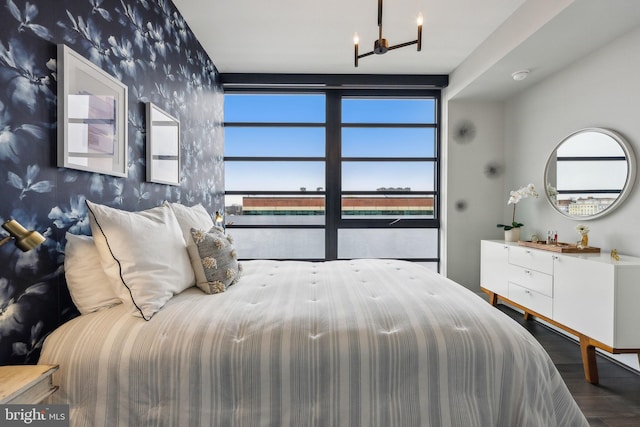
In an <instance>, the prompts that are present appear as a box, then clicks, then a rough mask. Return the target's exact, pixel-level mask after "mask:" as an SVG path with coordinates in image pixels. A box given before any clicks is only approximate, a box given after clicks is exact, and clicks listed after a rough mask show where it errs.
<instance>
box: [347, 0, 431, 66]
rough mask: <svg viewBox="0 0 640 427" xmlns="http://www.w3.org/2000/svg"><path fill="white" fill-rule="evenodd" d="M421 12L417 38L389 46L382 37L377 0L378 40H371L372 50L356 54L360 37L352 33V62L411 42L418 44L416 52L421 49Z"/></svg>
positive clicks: (379, 7)
mask: <svg viewBox="0 0 640 427" xmlns="http://www.w3.org/2000/svg"><path fill="white" fill-rule="evenodd" d="M422 21H423V18H422V14H421V13H419V14H418V19H417V22H418V38H417V39H416V40H413V41H410V42H406V43H400V44H397V45H395V46H389V41H388V40H387V39H385V38H383V37H382V0H378V40H376V41H375V42H373V50H372V51H371V52H367V53H363V54H361V55H358V43H359V42H360V38H359V37H358V33H355V34H354V35H353V43H354V63H355V66H356V67H357V66H358V59H360V58H364V57H366V56H369V55H373V54H374V53H375V54H376V55H382V54H383V53H387V51H389V50H393V49H398V48H401V47H406V46H411V45H412V44H417V45H418V52H420V50H421V49H422Z"/></svg>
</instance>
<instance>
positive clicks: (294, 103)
mask: <svg viewBox="0 0 640 427" xmlns="http://www.w3.org/2000/svg"><path fill="white" fill-rule="evenodd" d="M342 120H343V123H348V124H370V123H387V124H407V123H412V124H415V123H420V124H428V123H434V121H435V101H433V100H425V99H381V98H376V99H371V98H369V99H362V98H348V99H343V103H342ZM225 122H227V123H233V122H244V123H252V122H262V123H283V122H284V123H305V126H304V127H295V126H290V127H277V128H273V127H271V128H270V127H233V126H227V127H226V128H225V156H248V157H249V156H250V157H280V156H281V157H324V156H325V129H324V122H325V98H324V96H323V95H308V96H299V95H256V94H232V95H229V94H227V95H225ZM314 123H317V124H318V126H317V127H315V126H313V124H314ZM309 124H311V125H309ZM342 156H343V157H367V158H371V161H367V162H345V163H343V189H344V190H346V191H347V190H353V191H375V190H376V189H377V188H379V187H410V188H411V189H412V190H432V189H433V174H434V172H433V165H432V164H425V163H418V162H411V163H384V162H375V159H376V158H381V157H416V156H417V157H434V156H435V130H434V129H433V128H420V127H418V128H416V127H400V128H398V127H395V128H367V127H360V128H359V127H357V126H356V127H345V128H343V132H342ZM324 180H325V178H324V162H306V161H305V162H275V163H272V162H268V163H267V162H227V163H226V165H225V181H226V182H225V186H226V189H227V190H229V191H235V190H238V191H242V190H265V191H296V190H299V189H300V187H306V188H307V190H315V189H316V188H318V187H324V185H325V183H324Z"/></svg>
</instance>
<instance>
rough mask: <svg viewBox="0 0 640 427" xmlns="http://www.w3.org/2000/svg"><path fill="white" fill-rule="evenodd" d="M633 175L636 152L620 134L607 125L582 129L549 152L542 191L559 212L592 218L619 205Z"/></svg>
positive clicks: (633, 177) (580, 218)
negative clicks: (604, 127) (603, 127)
mask: <svg viewBox="0 0 640 427" xmlns="http://www.w3.org/2000/svg"><path fill="white" fill-rule="evenodd" d="M635 177H636V160H635V156H634V154H633V150H632V149H631V146H630V145H629V143H628V142H627V141H626V140H625V139H624V138H623V137H622V136H620V135H619V134H617V133H616V132H613V131H611V130H608V129H600V128H587V129H581V130H579V131H577V132H574V133H572V134H571V135H569V136H567V137H566V138H565V139H563V140H562V142H560V144H558V146H557V147H556V149H555V150H554V151H553V153H551V156H550V157H549V160H548V161H547V166H546V167H545V171H544V179H545V187H546V188H545V190H546V191H545V193H546V195H547V199H548V200H549V202H550V203H551V205H552V206H553V207H554V208H555V209H556V210H557V211H558V212H560V213H561V214H563V215H566V216H568V217H569V218H573V219H579V220H586V219H593V218H598V217H600V216H603V215H606V214H608V213H610V212H611V211H613V210H614V209H615V208H616V207H617V206H619V205H620V204H621V203H622V201H623V200H624V199H625V198H626V197H627V196H628V195H629V192H630V191H631V187H633V183H634V181H635Z"/></svg>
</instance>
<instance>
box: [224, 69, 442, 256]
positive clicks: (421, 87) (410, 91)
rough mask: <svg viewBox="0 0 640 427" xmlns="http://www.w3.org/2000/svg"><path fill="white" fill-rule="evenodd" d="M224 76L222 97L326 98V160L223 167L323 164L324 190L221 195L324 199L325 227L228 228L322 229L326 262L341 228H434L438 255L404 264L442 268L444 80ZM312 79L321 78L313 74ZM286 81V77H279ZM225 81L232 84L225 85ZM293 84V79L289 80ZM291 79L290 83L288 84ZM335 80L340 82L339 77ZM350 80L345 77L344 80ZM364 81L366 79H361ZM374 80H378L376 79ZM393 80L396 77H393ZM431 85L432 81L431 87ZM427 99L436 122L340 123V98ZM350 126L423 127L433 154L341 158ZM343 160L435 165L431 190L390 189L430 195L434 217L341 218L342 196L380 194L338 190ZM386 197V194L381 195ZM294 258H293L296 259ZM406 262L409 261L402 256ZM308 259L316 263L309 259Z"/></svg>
mask: <svg viewBox="0 0 640 427" xmlns="http://www.w3.org/2000/svg"><path fill="white" fill-rule="evenodd" d="M226 76H228V75H224V74H223V75H222V81H223V89H224V92H225V95H226V94H241V93H251V94H323V95H324V96H325V108H326V114H325V122H324V127H325V138H326V142H325V157H275V156H273V157H264V156H261V157H253V156H242V157H239V156H236V157H234V156H226V155H225V156H224V161H225V163H226V162H228V161H265V162H269V161H271V162H274V161H278V162H280V161H315V162H317V161H322V162H325V186H324V190H323V191H313V190H312V191H305V192H302V191H225V196H226V195H227V194H229V195H273V196H280V195H281V196H288V195H296V196H299V195H308V196H324V197H325V223H324V225H311V224H310V225H298V224H285V225H258V224H256V225H249V224H247V225H231V226H230V227H231V228H233V227H241V228H312V229H317V228H324V229H325V242H324V244H325V258H324V259H325V260H334V259H339V258H338V233H339V230H340V229H358V228H362V229H368V228H378V229H383V228H389V229H392V228H431V229H433V228H435V229H437V230H438V231H437V235H438V237H437V242H436V243H437V248H438V249H437V256H436V257H434V258H410V259H408V260H411V261H418V262H428V263H435V264H436V265H437V266H438V269H439V268H440V265H441V244H440V243H441V239H442V229H441V199H442V197H441V190H440V186H441V173H442V168H441V163H440V159H441V149H442V147H441V145H442V144H441V125H442V123H441V122H442V97H441V95H442V94H441V88H442V87H444V86H446V83H447V81H444V85H442V83H443V80H442V76H432V77H433V79H429V78H427V79H425V77H428V76H419V77H420V79H419V84H416V83H415V81H416V80H415V78H414V77H412V76H409V78H408V79H407V85H398V84H395V85H393V86H392V87H391V86H385V85H384V84H381V85H379V86H378V85H375V86H374V87H375V88H372V87H354V86H350V85H349V84H347V83H345V84H344V85H340V84H336V76H332V77H331V78H328V79H327V80H326V83H325V84H320V85H318V84H300V85H296V84H291V85H285V84H282V81H281V80H279V79H276V80H278V81H279V82H280V83H279V84H274V76H273V75H259V74H258V75H254V76H253V77H251V78H247V77H246V75H240V76H242V77H241V78H238V77H236V76H235V75H231V78H230V79H229V78H228V77H226ZM314 77H315V78H321V77H318V76H314ZM379 77H380V79H381V80H380V81H384V76H379ZM282 78H283V79H286V78H287V77H286V76H285V77H282ZM229 80H231V82H230V83H229ZM292 80H295V79H292ZM292 80H288V83H291V82H292ZM338 80H339V78H338ZM349 80H350V79H349V78H348V77H347V78H345V80H344V81H345V82H347V81H349ZM365 80H367V79H365ZM376 81H378V79H376ZM393 81H394V82H395V81H397V76H395V77H394V78H393ZM434 82H435V83H434ZM354 97H356V98H357V97H362V98H382V97H389V98H419V99H424V98H429V99H433V100H434V102H435V106H434V108H435V111H434V115H435V117H434V123H426V124H415V123H382V124H381V123H342V108H341V102H342V99H343V98H354ZM224 125H225V127H228V126H247V127H249V126H253V127H262V126H264V127H318V126H322V125H323V124H322V123H317V122H316V123H300V122H294V123H291V122H277V123H271V122H269V123H255V122H251V123H249V122H246V123H245V122H234V123H229V122H227V121H226V120H225V122H224ZM350 127H360V128H362V127H370V128H376V127H387V128H411V127H417V128H419V127H425V128H433V129H434V145H435V146H434V156H433V157H344V158H343V157H342V129H343V128H350ZM345 161H349V162H351V161H353V162H360V161H368V162H396V163H397V162H409V161H410V162H416V161H425V162H433V164H434V177H433V180H434V186H433V190H430V191H393V195H394V196H396V195H397V196H403V195H405V196H421V195H426V196H431V197H433V218H401V219H400V220H399V221H396V220H390V219H389V218H361V217H359V218H344V217H343V216H342V196H343V195H345V194H347V195H349V196H351V195H354V196H367V195H377V196H379V195H381V193H380V192H378V191H348V192H344V191H343V190H342V188H341V187H342V163H343V162H345ZM382 194H388V193H382ZM296 259H297V258H296ZM405 259H407V258H405ZM311 261H320V260H318V259H313V260H311Z"/></svg>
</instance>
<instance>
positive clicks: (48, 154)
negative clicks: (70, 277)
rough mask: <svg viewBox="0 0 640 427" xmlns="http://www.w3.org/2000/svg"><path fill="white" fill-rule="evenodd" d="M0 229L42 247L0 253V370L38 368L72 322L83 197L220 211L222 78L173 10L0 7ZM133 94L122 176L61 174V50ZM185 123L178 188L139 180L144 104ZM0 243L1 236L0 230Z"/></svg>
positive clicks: (36, 2)
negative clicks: (71, 284) (73, 238)
mask: <svg viewBox="0 0 640 427" xmlns="http://www.w3.org/2000/svg"><path fill="white" fill-rule="evenodd" d="M0 10H1V13H0V222H4V221H6V220H7V219H10V218H15V219H17V220H18V221H19V222H20V223H22V224H23V225H24V226H25V227H26V228H28V229H35V230H38V231H40V232H41V233H42V234H43V235H45V236H46V237H47V240H46V242H45V243H44V244H43V245H42V246H40V247H39V248H37V249H35V250H32V251H30V252H26V253H23V252H21V251H20V250H19V249H17V248H16V247H15V245H13V243H12V242H9V243H7V244H5V245H3V246H2V247H0V365H6V364H23V363H36V362H37V359H38V357H39V353H40V349H41V346H42V342H43V340H44V338H45V337H46V335H47V334H48V333H49V332H51V331H52V330H53V329H54V328H56V327H57V326H58V325H60V324H61V323H63V322H65V321H67V320H69V319H71V318H72V317H74V316H76V315H78V313H77V310H76V309H75V307H74V306H73V303H72V302H71V299H70V297H69V293H68V290H67V288H66V283H65V280H64V271H63V263H64V246H65V233H66V232H67V231H69V232H71V233H75V234H90V233H91V232H90V229H89V224H88V222H87V211H86V206H85V203H84V201H85V200H86V199H89V200H92V201H94V202H97V203H103V204H107V205H109V206H113V207H117V208H120V209H125V210H130V211H135V210H141V209H146V208H149V207H153V206H156V205H158V204H160V203H161V202H162V201H163V200H170V201H178V202H181V203H184V204H195V203H202V204H203V205H204V206H205V207H206V208H207V209H208V210H209V211H210V212H213V211H215V210H216V209H220V208H221V207H222V205H223V199H222V197H223V196H222V186H223V175H222V174H223V170H222V168H223V163H222V155H223V154H222V152H223V135H222V116H223V113H222V108H223V101H222V89H221V85H220V82H219V75H218V71H217V70H216V68H215V66H214V64H213V62H212V61H211V59H210V58H209V57H208V56H207V54H206V53H205V52H204V50H203V49H202V47H201V45H200V44H199V43H198V41H197V39H196V38H195V36H194V35H193V33H192V32H191V30H190V29H189V27H188V26H187V24H186V22H185V21H184V19H183V17H182V16H181V15H180V13H179V12H178V11H177V9H176V8H175V6H174V5H173V3H172V2H171V1H170V0H30V1H25V0H0ZM58 43H65V44H67V45H68V46H70V47H71V48H72V49H74V50H75V51H77V52H79V53H80V54H82V55H83V56H85V57H86V58H88V59H90V60H91V61H92V62H94V63H95V64H97V65H99V66H100V67H101V68H102V69H104V70H105V71H107V72H108V73H110V74H111V75H113V76H115V77H116V78H117V79H119V80H121V81H122V82H123V83H125V84H126V85H127V86H128V87H129V106H128V107H129V128H128V131H129V134H128V135H129V147H128V149H129V164H128V176H127V177H126V178H117V177H112V176H108V175H100V174H93V173H87V172H82V171H77V170H72V169H64V168H57V167H56V152H57V151H56V150H57V137H56V133H57V126H56V103H57V96H56V92H57V91H56V45H57V44H58ZM147 101H152V102H154V103H155V104H157V105H158V106H159V107H160V108H162V109H164V110H165V111H167V112H169V113H170V114H172V115H173V116H175V117H177V118H178V119H179V120H180V122H181V129H182V130H181V155H182V171H181V176H182V178H181V185H180V186H168V185H161V184H152V183H147V182H145V176H146V175H145V174H146V172H145V104H144V103H145V102H147ZM1 233H3V232H1Z"/></svg>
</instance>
